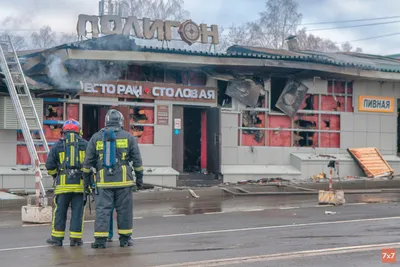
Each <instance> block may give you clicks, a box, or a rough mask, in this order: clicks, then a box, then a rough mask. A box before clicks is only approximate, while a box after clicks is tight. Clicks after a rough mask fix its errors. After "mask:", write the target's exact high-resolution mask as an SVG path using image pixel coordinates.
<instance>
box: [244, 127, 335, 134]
mask: <svg viewBox="0 0 400 267" xmlns="http://www.w3.org/2000/svg"><path fill="white" fill-rule="evenodd" d="M238 129H242V130H258V131H291V132H317V133H340V131H334V130H313V129H297V128H296V129H291V128H256V127H238Z"/></svg>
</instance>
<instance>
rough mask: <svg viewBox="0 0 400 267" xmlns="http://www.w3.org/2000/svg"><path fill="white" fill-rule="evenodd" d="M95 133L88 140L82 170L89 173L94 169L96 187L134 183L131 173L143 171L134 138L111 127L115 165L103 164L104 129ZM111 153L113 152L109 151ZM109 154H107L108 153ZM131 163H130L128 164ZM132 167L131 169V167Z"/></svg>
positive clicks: (121, 130) (116, 186) (124, 185)
mask: <svg viewBox="0 0 400 267" xmlns="http://www.w3.org/2000/svg"><path fill="white" fill-rule="evenodd" d="M107 129H110V128H105V129H102V130H100V131H99V132H97V133H95V134H94V135H93V136H92V138H91V139H90V141H89V144H88V148H87V150H86V158H85V163H84V166H83V167H84V169H83V170H84V172H86V173H90V172H91V168H95V169H96V186H97V187H98V188H119V187H130V186H133V185H134V181H133V173H132V171H134V172H135V173H136V174H138V173H140V174H142V173H143V166H142V158H141V155H140V151H139V146H138V143H137V141H136V138H135V137H134V136H133V135H131V134H130V133H128V132H126V131H124V130H123V129H118V128H113V130H114V134H115V136H114V137H115V141H114V144H115V154H114V155H115V162H116V163H115V167H113V168H107V167H105V166H104V162H107V161H105V160H104V153H105V151H106V149H104V144H105V141H104V139H103V138H104V131H105V130H107ZM111 154H113V153H111ZM108 156H109V155H108ZM130 163H132V165H131V164H130ZM132 167H133V169H132Z"/></svg>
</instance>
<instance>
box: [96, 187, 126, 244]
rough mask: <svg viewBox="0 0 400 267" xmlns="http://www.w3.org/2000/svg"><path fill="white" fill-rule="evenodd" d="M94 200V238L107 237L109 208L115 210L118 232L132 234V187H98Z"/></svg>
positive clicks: (123, 235)
mask: <svg viewBox="0 0 400 267" xmlns="http://www.w3.org/2000/svg"><path fill="white" fill-rule="evenodd" d="M97 191H98V195H96V196H95V198H94V199H95V201H96V222H95V228H94V237H95V238H107V237H108V232H109V225H110V216H111V210H112V208H113V207H115V210H116V211H117V226H118V234H119V236H120V238H121V237H129V236H131V235H132V225H133V211H132V208H133V207H132V206H133V204H132V187H123V188H107V189H105V188H98V189H97Z"/></svg>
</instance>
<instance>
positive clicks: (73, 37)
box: [57, 33, 78, 44]
mask: <svg viewBox="0 0 400 267" xmlns="http://www.w3.org/2000/svg"><path fill="white" fill-rule="evenodd" d="M77 41H78V35H77V34H76V33H63V34H62V35H61V37H60V39H59V40H58V42H57V43H58V44H68V43H73V42H77Z"/></svg>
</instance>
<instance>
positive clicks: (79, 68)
mask: <svg viewBox="0 0 400 267" xmlns="http://www.w3.org/2000/svg"><path fill="white" fill-rule="evenodd" d="M46 66H47V68H48V72H47V74H48V77H49V78H50V79H51V81H52V83H53V84H54V85H55V86H56V87H57V89H58V90H62V91H68V92H70V93H71V94H78V93H79V92H80V91H81V88H80V85H79V82H80V81H85V82H97V83H98V82H103V81H107V80H117V79H119V78H120V77H121V76H122V73H123V71H124V68H125V64H116V63H115V62H105V61H92V60H68V61H64V60H63V59H61V58H60V57H59V56H57V55H54V54H52V55H50V56H48V57H47V59H46Z"/></svg>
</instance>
